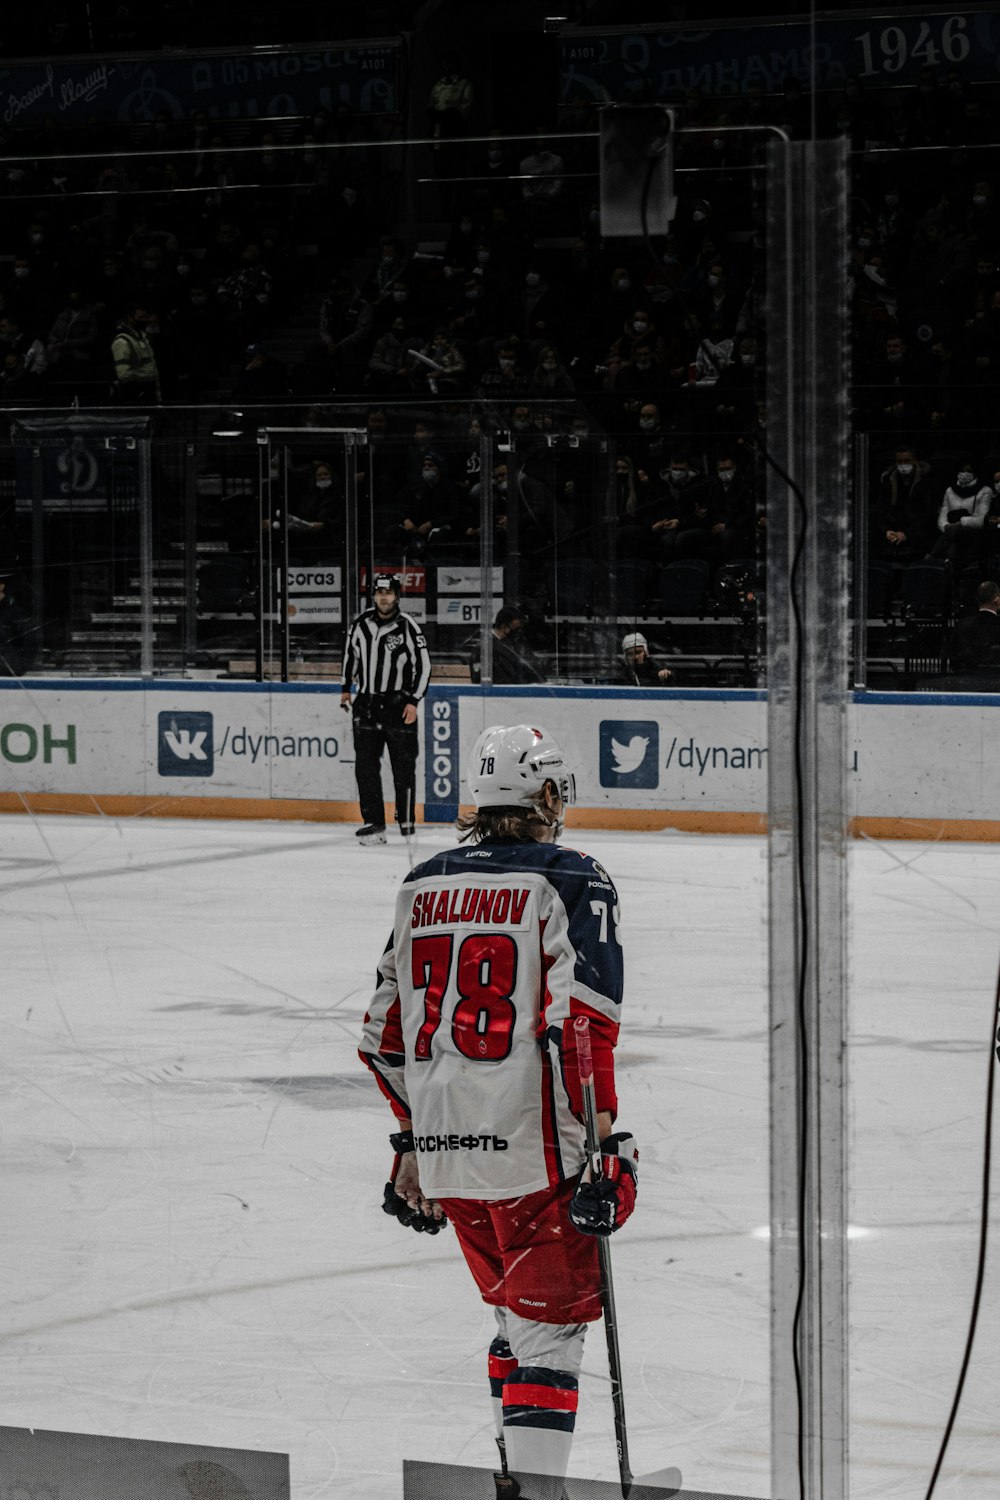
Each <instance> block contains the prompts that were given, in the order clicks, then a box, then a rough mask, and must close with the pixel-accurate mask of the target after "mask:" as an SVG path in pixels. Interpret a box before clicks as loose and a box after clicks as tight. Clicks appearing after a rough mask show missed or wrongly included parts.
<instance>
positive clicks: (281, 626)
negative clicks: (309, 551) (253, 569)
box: [276, 443, 292, 682]
mask: <svg viewBox="0 0 1000 1500" xmlns="http://www.w3.org/2000/svg"><path fill="white" fill-rule="evenodd" d="M289 458H290V454H289V451H288V444H287V443H283V444H282V446H281V530H280V531H279V532H278V537H279V540H280V545H279V557H278V589H277V606H276V607H277V610H278V642H279V646H280V649H281V680H282V682H287V681H288V676H289V672H288V666H289V649H288V647H289V635H290V633H291V628H292V625H291V620H290V619H289V616H288V469H289Z"/></svg>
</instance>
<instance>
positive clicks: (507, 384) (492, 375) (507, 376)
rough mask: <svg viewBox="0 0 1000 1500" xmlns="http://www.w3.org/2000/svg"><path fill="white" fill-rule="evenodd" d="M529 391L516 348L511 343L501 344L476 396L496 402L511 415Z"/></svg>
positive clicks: (481, 376) (480, 380)
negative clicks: (513, 407) (511, 411)
mask: <svg viewBox="0 0 1000 1500" xmlns="http://www.w3.org/2000/svg"><path fill="white" fill-rule="evenodd" d="M527 391H528V377H527V375H525V374H524V373H523V372H522V371H521V370H519V369H518V363H517V349H516V347H515V346H514V344H511V343H502V344H500V346H499V347H498V348H497V350H496V354H495V362H494V363H493V364H491V365H487V367H486V369H485V370H483V372H482V374H481V375H480V377H479V382H478V384H477V386H476V395H477V396H478V397H479V398H480V399H481V400H483V401H491V402H496V403H497V404H498V405H499V406H501V407H502V408H503V409H504V411H505V412H508V413H509V410H510V408H511V407H512V406H513V405H514V404H516V403H517V402H519V401H520V400H521V399H522V398H523V397H524V396H525V395H527Z"/></svg>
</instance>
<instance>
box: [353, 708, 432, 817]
mask: <svg viewBox="0 0 1000 1500" xmlns="http://www.w3.org/2000/svg"><path fill="white" fill-rule="evenodd" d="M386 749H388V751H389V764H390V765H391V766H392V779H393V783H394V785H395V789H396V821H397V823H412V822H413V821H414V818H415V816H416V795H417V726H416V724H404V723H403V722H402V720H400V723H399V727H398V728H397V727H395V726H393V727H391V728H387V727H386V726H385V724H384V723H381V722H379V721H378V720H374V721H371V722H365V721H363V720H362V721H359V720H358V719H355V721H354V773H355V775H356V776H357V778H358V800H359V801H360V803H361V818H362V821H363V822H365V823H374V824H375V825H376V826H377V827H378V826H382V825H384V823H385V802H384V800H383V796H382V752H383V750H386Z"/></svg>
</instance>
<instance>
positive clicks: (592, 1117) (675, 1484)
mask: <svg viewBox="0 0 1000 1500" xmlns="http://www.w3.org/2000/svg"><path fill="white" fill-rule="evenodd" d="M573 1031H574V1035H575V1038H576V1065H577V1068H578V1070H579V1073H580V1090H581V1092H582V1094H583V1120H584V1127H585V1129H586V1132H587V1156H588V1158H589V1160H590V1164H591V1171H592V1172H593V1173H594V1175H595V1176H598V1175H599V1174H600V1165H601V1143H600V1140H599V1138H598V1130H597V1095H596V1093H595V1092H594V1054H593V1052H592V1051H591V1047H590V1022H589V1020H588V1019H587V1017H586V1016H577V1018H576V1020H575V1021H574V1022H573ZM597 1258H598V1264H599V1266H600V1272H601V1303H602V1306H603V1308H604V1332H605V1335H606V1337H607V1341H608V1369H609V1371H610V1374H611V1403H612V1406H613V1407H614V1413H615V1444H616V1446H617V1448H618V1473H619V1475H620V1477H621V1486H622V1495H623V1496H624V1500H628V1496H629V1493H630V1491H631V1489H632V1486H633V1484H638V1485H639V1486H640V1488H645V1487H646V1486H647V1485H648V1486H649V1487H650V1488H652V1489H657V1490H661V1491H663V1492H665V1493H666V1494H675V1493H676V1492H677V1490H679V1489H680V1487H681V1483H682V1480H681V1473H680V1470H679V1469H674V1468H670V1469H660V1470H658V1471H657V1472H656V1473H655V1474H644V1475H643V1476H642V1478H641V1479H639V1480H636V1478H635V1476H634V1475H633V1473H632V1470H631V1468H630V1467H629V1457H628V1431H627V1429H626V1426H625V1391H624V1387H623V1385H622V1357H621V1350H620V1349H619V1347H618V1315H617V1313H616V1311H615V1288H614V1282H613V1281H612V1279H611V1243H610V1241H609V1239H608V1238H607V1236H605V1235H600V1236H599V1237H598V1240H597Z"/></svg>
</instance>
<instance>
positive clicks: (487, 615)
mask: <svg viewBox="0 0 1000 1500" xmlns="http://www.w3.org/2000/svg"><path fill="white" fill-rule="evenodd" d="M508 493H509V490H508ZM506 602H507V601H506V597H505V598H504V603H506ZM479 661H480V674H479V680H480V682H481V683H483V684H484V685H485V686H486V687H492V685H493V437H492V434H491V433H487V432H482V433H480V435H479Z"/></svg>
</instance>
